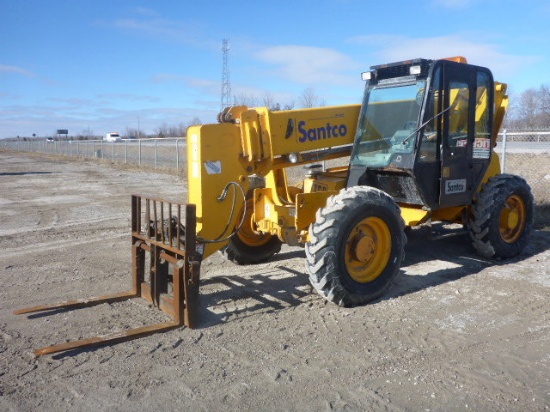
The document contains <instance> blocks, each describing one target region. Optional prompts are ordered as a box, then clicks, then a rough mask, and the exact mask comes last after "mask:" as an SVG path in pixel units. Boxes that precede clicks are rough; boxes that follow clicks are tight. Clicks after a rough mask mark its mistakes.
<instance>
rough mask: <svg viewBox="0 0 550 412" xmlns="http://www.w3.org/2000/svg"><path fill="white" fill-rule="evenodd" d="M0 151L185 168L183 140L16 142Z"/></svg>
mask: <svg viewBox="0 0 550 412" xmlns="http://www.w3.org/2000/svg"><path fill="white" fill-rule="evenodd" d="M0 147H6V148H9V149H12V150H20V151H30V152H41V153H48V154H55V155H62V156H70V157H79V158H87V159H90V158H95V159H105V160H109V161H112V162H117V163H124V164H131V165H138V166H146V167H154V168H164V169H176V170H182V169H183V168H185V167H186V156H187V146H186V143H185V139H181V138H179V139H178V138H164V139H139V140H138V139H127V140H122V141H119V142H106V141H103V140H17V141H13V140H12V141H2V142H1V143H0Z"/></svg>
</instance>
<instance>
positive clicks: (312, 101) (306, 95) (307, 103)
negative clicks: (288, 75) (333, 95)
mask: <svg viewBox="0 0 550 412" xmlns="http://www.w3.org/2000/svg"><path fill="white" fill-rule="evenodd" d="M298 101H299V102H300V106H301V107H304V108H312V107H320V106H325V101H324V99H322V98H320V97H319V96H318V95H317V94H316V93H315V90H314V89H313V88H312V87H308V88H307V89H305V90H304V91H303V92H302V94H301V95H300V96H299V97H298Z"/></svg>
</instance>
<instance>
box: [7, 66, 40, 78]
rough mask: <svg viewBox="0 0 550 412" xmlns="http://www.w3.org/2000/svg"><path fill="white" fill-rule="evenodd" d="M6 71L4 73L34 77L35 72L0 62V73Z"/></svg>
mask: <svg viewBox="0 0 550 412" xmlns="http://www.w3.org/2000/svg"><path fill="white" fill-rule="evenodd" d="M3 73H6V74H19V75H22V76H26V77H36V74H34V73H33V72H31V71H29V70H26V69H23V68H21V67H17V66H7V65H5V64H0V75H1V74H3Z"/></svg>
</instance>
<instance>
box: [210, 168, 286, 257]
mask: <svg viewBox="0 0 550 412" xmlns="http://www.w3.org/2000/svg"><path fill="white" fill-rule="evenodd" d="M249 179H250V188H249V191H248V193H247V195H246V199H247V213H246V214H247V216H246V217H245V220H244V224H243V226H242V227H241V229H240V230H239V231H238V232H237V233H236V234H235V235H234V236H232V237H231V239H229V243H228V244H227V246H226V247H224V248H223V249H222V250H221V251H220V253H221V254H222V255H223V256H225V258H226V259H227V260H230V261H231V262H233V263H236V264H237V265H252V264H255V263H262V262H266V261H268V260H269V259H271V257H272V256H273V255H274V254H276V253H279V252H280V251H281V245H282V242H281V241H280V240H279V238H278V237H277V236H272V235H269V234H260V233H258V232H256V225H255V224H254V221H253V215H254V203H253V194H254V189H257V188H260V187H264V186H265V180H264V179H263V178H261V177H257V176H250V177H249ZM241 216H242V211H241V212H240V213H239V216H238V217H237V222H240V221H241Z"/></svg>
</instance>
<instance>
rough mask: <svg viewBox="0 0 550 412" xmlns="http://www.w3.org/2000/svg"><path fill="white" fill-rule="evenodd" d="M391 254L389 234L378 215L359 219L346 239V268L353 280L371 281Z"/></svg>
mask: <svg viewBox="0 0 550 412" xmlns="http://www.w3.org/2000/svg"><path fill="white" fill-rule="evenodd" d="M390 254H391V234H390V230H389V228H388V226H387V225H386V223H385V222H384V221H383V220H382V219H380V218H378V217H367V218H365V219H363V220H361V221H360V222H359V223H358V224H357V225H356V226H355V228H354V229H353V230H352V232H351V233H350V235H349V236H348V238H347V240H346V249H345V259H346V269H347V271H348V274H349V275H350V276H351V278H352V279H353V280H355V281H356V282H360V283H367V282H372V281H373V280H375V279H376V278H378V276H380V274H381V273H382V272H383V271H384V269H385V268H386V266H387V264H388V261H389V259H390Z"/></svg>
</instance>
